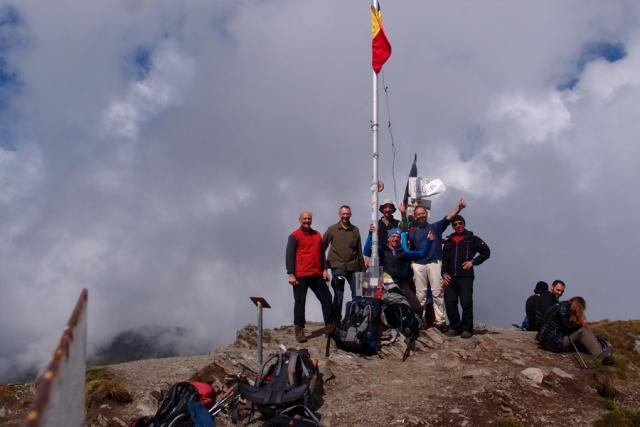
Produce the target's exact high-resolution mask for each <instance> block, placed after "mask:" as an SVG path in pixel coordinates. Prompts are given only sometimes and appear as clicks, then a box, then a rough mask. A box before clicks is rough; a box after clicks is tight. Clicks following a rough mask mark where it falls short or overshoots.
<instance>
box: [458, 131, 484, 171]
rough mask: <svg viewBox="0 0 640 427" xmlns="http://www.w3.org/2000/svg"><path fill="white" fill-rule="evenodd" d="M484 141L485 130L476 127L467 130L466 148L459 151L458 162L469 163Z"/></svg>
mask: <svg viewBox="0 0 640 427" xmlns="http://www.w3.org/2000/svg"><path fill="white" fill-rule="evenodd" d="M485 139H486V132H485V130H484V129H483V128H482V127H480V126H476V127H474V128H471V129H469V131H468V132H467V143H468V144H467V147H466V148H465V149H464V150H462V151H460V160H461V161H463V162H464V163H468V162H470V161H471V160H472V159H473V157H474V156H475V155H476V153H477V152H478V151H480V148H482V146H483V145H484V141H485Z"/></svg>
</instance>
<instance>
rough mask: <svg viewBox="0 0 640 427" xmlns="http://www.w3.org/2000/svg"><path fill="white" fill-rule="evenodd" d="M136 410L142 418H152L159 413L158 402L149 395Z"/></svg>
mask: <svg viewBox="0 0 640 427" xmlns="http://www.w3.org/2000/svg"><path fill="white" fill-rule="evenodd" d="M136 409H137V410H138V412H139V413H140V416H141V417H152V416H154V415H155V414H156V412H157V411H158V401H157V400H156V399H155V398H153V397H152V396H151V395H147V396H145V397H143V398H142V400H140V402H139V403H138V405H136Z"/></svg>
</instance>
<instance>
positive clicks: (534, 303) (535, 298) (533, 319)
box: [523, 282, 549, 331]
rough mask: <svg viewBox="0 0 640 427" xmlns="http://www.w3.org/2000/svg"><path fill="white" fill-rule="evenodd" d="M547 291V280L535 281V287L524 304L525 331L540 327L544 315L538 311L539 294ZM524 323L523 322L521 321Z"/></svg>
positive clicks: (535, 329)
mask: <svg viewBox="0 0 640 427" xmlns="http://www.w3.org/2000/svg"><path fill="white" fill-rule="evenodd" d="M548 291H549V285H548V284H547V282H538V283H536V288H535V289H534V290H533V295H531V296H530V297H529V298H527V302H526V303H525V305H524V309H525V312H526V314H527V318H526V319H525V321H526V322H527V331H537V330H538V329H540V322H541V321H542V318H543V317H544V313H540V311H541V309H540V295H542V293H543V292H548ZM523 324H524V322H523Z"/></svg>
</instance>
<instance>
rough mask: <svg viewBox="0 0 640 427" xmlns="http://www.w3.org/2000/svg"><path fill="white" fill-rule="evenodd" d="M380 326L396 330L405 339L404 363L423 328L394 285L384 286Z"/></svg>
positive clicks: (405, 299)
mask: <svg viewBox="0 0 640 427" xmlns="http://www.w3.org/2000/svg"><path fill="white" fill-rule="evenodd" d="M382 302H383V303H384V305H383V306H382V310H381V311H382V316H381V319H382V324H383V325H385V326H387V327H389V328H393V329H395V330H397V331H398V332H399V333H400V334H402V335H403V336H405V337H406V338H407V348H406V350H405V352H404V355H403V357H402V361H403V362H404V361H405V360H406V359H407V357H409V354H411V350H413V348H414V346H415V342H416V339H417V338H418V335H420V330H421V329H422V327H423V323H422V318H421V316H420V315H418V314H417V313H416V312H415V311H414V310H413V309H412V308H411V304H410V303H409V300H408V299H407V297H406V295H405V294H404V292H402V290H401V289H400V288H399V287H398V285H396V284H395V283H391V284H388V285H385V286H384V292H383V294H382Z"/></svg>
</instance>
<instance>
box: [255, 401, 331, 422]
mask: <svg viewBox="0 0 640 427" xmlns="http://www.w3.org/2000/svg"><path fill="white" fill-rule="evenodd" d="M262 427H324V426H323V424H322V423H321V422H320V420H318V417H316V416H315V414H314V413H313V412H311V410H310V409H309V408H306V407H304V406H303V405H296V406H292V407H290V408H287V409H284V410H282V411H281V412H280V413H279V414H278V415H276V416H275V417H273V418H271V419H269V420H267V421H265V423H264V424H262Z"/></svg>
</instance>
